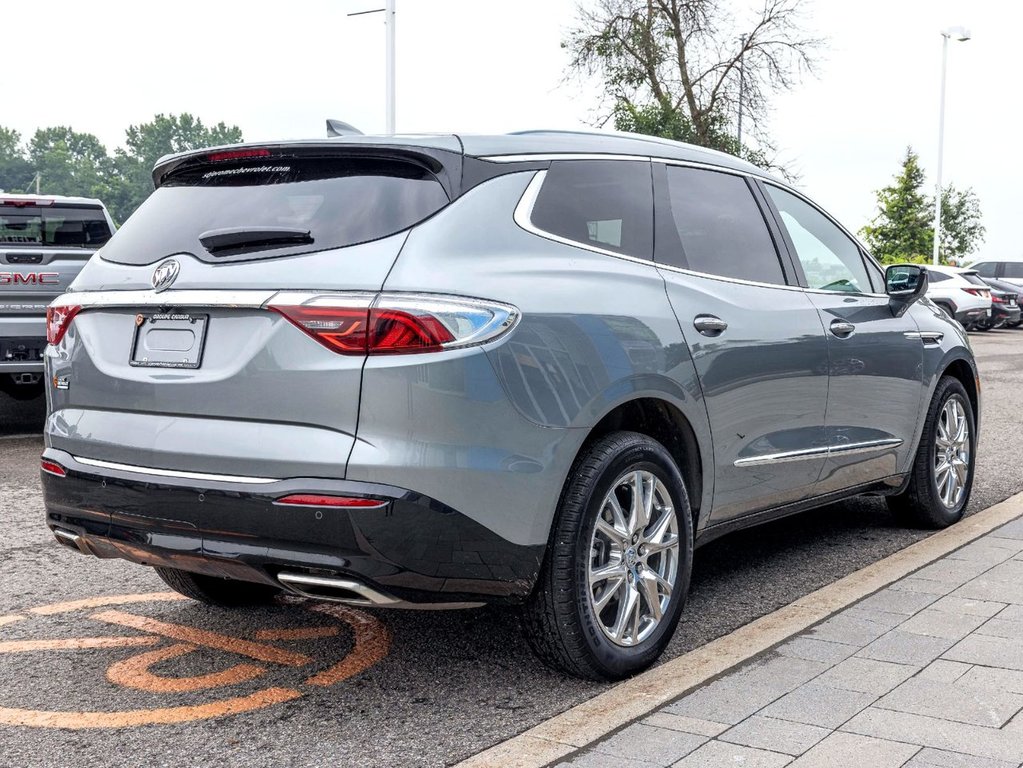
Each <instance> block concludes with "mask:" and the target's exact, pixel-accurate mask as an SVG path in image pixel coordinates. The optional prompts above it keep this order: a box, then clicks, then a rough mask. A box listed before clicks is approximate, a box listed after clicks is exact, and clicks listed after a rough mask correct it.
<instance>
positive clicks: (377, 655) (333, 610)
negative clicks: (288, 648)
mask: <svg viewBox="0 0 1023 768" xmlns="http://www.w3.org/2000/svg"><path fill="white" fill-rule="evenodd" d="M309 610H311V611H317V612H319V613H325V614H327V615H328V616H333V617H334V618H337V619H340V620H341V621H343V622H345V623H346V624H348V626H350V627H351V628H352V631H353V632H354V634H355V647H354V648H352V652H351V653H349V654H348V655H347V656H345V658H344V659H342V660H341V661H340V662H338V663H337V664H335V665H334V666H332V667H328V668H327V669H325V670H323V671H322V672H319V673H317V674H315V675H313V676H312V677H310V678H309V679H307V680H306V683H307V684H308V685H322V686H328V685H335V684H337V683H339V682H341V681H342V680H344V679H345V678H348V677H352V676H353V675H357V674H359V673H360V672H362V671H363V670H365V669H368V668H369V667H371V666H373V665H374V664H376V663H377V662H378V661H380V660H381V659H382V658H384V657H385V656H387V653H388V652H389V651H390V650H391V633H390V632H389V631H388V629H387V627H386V626H384V624H383V623H382V622H381V621H380V620H379V619H377V618H375V617H374V616H370V615H369V614H366V613H362V612H361V611H354V610H352V609H351V608H346V607H345V606H343V605H337V604H330V603H322V604H319V605H311V606H309Z"/></svg>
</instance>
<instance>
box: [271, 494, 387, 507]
mask: <svg viewBox="0 0 1023 768" xmlns="http://www.w3.org/2000/svg"><path fill="white" fill-rule="evenodd" d="M274 503H275V504H291V505H294V506H297V507H359V508H362V509H371V508H373V509H375V508H377V507H384V506H387V502H386V501H380V500H379V499H362V498H359V497H357V496H322V495H319V494H313V493H294V494H292V495H291V496H282V497H281V498H279V499H277V500H276V501H275V502H274Z"/></svg>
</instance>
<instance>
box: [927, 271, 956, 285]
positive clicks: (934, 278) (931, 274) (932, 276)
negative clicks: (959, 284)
mask: <svg viewBox="0 0 1023 768" xmlns="http://www.w3.org/2000/svg"><path fill="white" fill-rule="evenodd" d="M951 279H952V278H951V277H950V276H949V275H946V274H945V273H944V272H937V271H935V270H933V269H932V270H929V271H928V272H927V281H928V282H929V283H943V282H944V281H946V280H951Z"/></svg>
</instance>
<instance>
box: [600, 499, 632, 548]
mask: <svg viewBox="0 0 1023 768" xmlns="http://www.w3.org/2000/svg"><path fill="white" fill-rule="evenodd" d="M604 503H605V505H606V506H607V507H610V509H611V516H612V517H613V518H614V525H615V528H616V529H617V530H619V531H621V532H622V534H623V535H624V536H628V535H629V524H628V522H626V520H625V512H624V511H623V510H622V505H621V504H619V503H618V497H617V496H615V492H614V489H613V488H612V489H611V493H609V494H608V495H607V500H606V501H605V502H604Z"/></svg>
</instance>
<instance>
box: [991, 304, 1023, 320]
mask: <svg viewBox="0 0 1023 768" xmlns="http://www.w3.org/2000/svg"><path fill="white" fill-rule="evenodd" d="M1019 318H1020V309H1019V307H1004V306H999V305H997V304H995V305H993V306H992V308H991V321H992V322H995V323H997V322H1000V321H1004V322H1006V323H1015V322H1018V321H1019Z"/></svg>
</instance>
